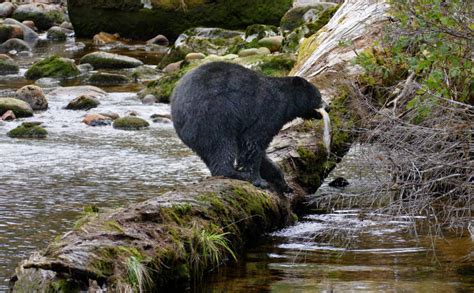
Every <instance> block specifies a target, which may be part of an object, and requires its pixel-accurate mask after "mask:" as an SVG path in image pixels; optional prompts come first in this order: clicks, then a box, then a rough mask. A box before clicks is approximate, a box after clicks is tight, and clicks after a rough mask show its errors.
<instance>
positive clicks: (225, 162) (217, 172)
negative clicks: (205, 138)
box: [197, 145, 251, 181]
mask: <svg viewBox="0 0 474 293" xmlns="http://www.w3.org/2000/svg"><path fill="white" fill-rule="evenodd" d="M197 153H198V155H199V156H200V157H201V159H202V160H203V161H204V163H205V164H206V165H207V167H208V168H209V170H210V171H211V175H212V176H223V177H226V178H231V179H238V180H243V181H251V177H250V174H248V173H245V172H239V171H237V170H235V168H234V161H235V158H236V157H237V147H236V146H235V147H233V146H231V145H227V146H221V147H220V148H219V149H217V150H213V152H202V153H201V152H197Z"/></svg>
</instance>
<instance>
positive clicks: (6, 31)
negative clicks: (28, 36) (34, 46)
mask: <svg viewBox="0 0 474 293" xmlns="http://www.w3.org/2000/svg"><path fill="white" fill-rule="evenodd" d="M13 38H16V39H23V29H22V28H21V27H20V26H19V25H15V24H0V42H2V43H3V42H5V41H7V40H9V39H13Z"/></svg>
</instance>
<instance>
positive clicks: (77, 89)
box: [48, 85, 107, 100]
mask: <svg viewBox="0 0 474 293" xmlns="http://www.w3.org/2000/svg"><path fill="white" fill-rule="evenodd" d="M48 96H50V97H55V98H60V99H63V100H69V99H74V98H76V97H78V96H91V97H94V98H96V99H101V98H105V97H107V93H106V92H105V91H104V90H102V89H100V88H98V87H95V86H91V85H81V86H69V87H60V88H57V89H55V90H54V91H52V92H50V93H49V94H48Z"/></svg>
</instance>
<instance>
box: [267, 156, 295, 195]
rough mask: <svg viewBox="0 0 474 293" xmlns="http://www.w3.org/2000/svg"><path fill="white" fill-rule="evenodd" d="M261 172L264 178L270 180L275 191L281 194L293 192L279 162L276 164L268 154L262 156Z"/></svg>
mask: <svg viewBox="0 0 474 293" xmlns="http://www.w3.org/2000/svg"><path fill="white" fill-rule="evenodd" d="M260 174H261V176H262V178H263V179H265V180H267V181H268V182H270V183H271V184H272V185H273V187H274V188H275V191H276V192H277V193H279V194H284V193H291V192H292V191H293V190H292V189H291V187H289V186H288V184H287V183H286V181H285V176H284V175H283V172H282V171H281V170H280V168H279V167H278V165H277V164H275V163H274V162H273V161H272V160H271V159H270V158H269V157H268V156H267V155H264V156H263V158H262V163H261V165H260Z"/></svg>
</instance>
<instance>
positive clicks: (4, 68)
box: [0, 54, 20, 75]
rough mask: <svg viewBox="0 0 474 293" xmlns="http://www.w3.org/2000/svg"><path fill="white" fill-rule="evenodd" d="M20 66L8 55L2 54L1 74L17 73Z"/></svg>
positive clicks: (0, 57)
mask: <svg viewBox="0 0 474 293" xmlns="http://www.w3.org/2000/svg"><path fill="white" fill-rule="evenodd" d="M19 71H20V67H19V66H18V65H17V64H16V63H15V61H13V59H12V58H10V57H9V56H7V55H4V54H0V75H7V74H17V73H18V72H19Z"/></svg>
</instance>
